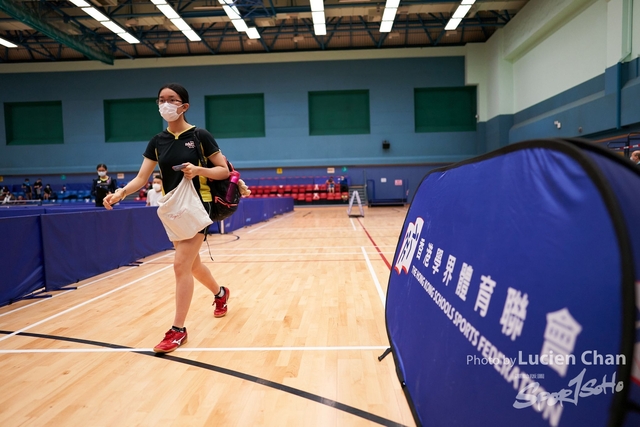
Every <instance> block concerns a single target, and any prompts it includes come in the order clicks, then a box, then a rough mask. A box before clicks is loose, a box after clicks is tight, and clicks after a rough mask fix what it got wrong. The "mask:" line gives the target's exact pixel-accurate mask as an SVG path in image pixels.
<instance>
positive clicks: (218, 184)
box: [195, 128, 242, 221]
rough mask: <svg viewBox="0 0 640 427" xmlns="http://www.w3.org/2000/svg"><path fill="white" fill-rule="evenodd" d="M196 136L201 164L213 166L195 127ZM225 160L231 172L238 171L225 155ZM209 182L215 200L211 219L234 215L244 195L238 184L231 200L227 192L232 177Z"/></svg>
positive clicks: (221, 218)
mask: <svg viewBox="0 0 640 427" xmlns="http://www.w3.org/2000/svg"><path fill="white" fill-rule="evenodd" d="M195 138H196V141H195V143H196V149H197V150H198V156H199V157H200V162H201V164H202V165H203V166H204V165H206V167H213V164H212V163H211V160H209V159H208V158H205V157H204V154H203V152H202V146H201V145H200V138H199V137H198V129H197V128H196V129H195ZM225 161H226V162H227V168H228V169H229V172H237V171H236V170H235V169H234V168H233V165H232V164H231V162H230V161H229V159H227V158H226V157H225ZM207 184H208V185H209V188H210V189H211V197H212V199H213V201H212V202H211V215H210V217H211V219H212V220H214V221H222V220H224V219H226V218H228V217H230V216H231V215H233V213H234V212H235V211H237V210H238V204H239V203H240V198H241V197H242V195H241V194H240V189H239V188H238V185H236V184H233V187H234V190H232V191H233V194H232V195H231V198H230V199H229V200H226V198H227V192H228V191H229V186H230V185H231V178H230V177H229V178H227V179H223V180H217V179H211V178H207Z"/></svg>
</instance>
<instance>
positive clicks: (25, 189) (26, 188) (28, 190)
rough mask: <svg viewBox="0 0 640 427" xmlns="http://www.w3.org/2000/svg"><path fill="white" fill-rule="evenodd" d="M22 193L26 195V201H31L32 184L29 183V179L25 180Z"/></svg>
mask: <svg viewBox="0 0 640 427" xmlns="http://www.w3.org/2000/svg"><path fill="white" fill-rule="evenodd" d="M22 192H23V193H24V197H25V199H26V200H31V183H30V182H29V178H25V179H24V183H23V184H22Z"/></svg>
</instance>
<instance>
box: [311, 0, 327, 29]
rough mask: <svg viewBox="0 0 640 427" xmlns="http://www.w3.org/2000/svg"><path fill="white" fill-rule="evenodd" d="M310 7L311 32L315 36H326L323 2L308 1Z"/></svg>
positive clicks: (320, 0) (319, 0)
mask: <svg viewBox="0 0 640 427" xmlns="http://www.w3.org/2000/svg"><path fill="white" fill-rule="evenodd" d="M309 3H310V6H311V17H312V18H313V32H314V33H315V34H316V36H324V35H326V34H327V22H326V18H325V16H324V2H323V0H309Z"/></svg>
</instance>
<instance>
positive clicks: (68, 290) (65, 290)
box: [0, 252, 173, 317]
mask: <svg viewBox="0 0 640 427" xmlns="http://www.w3.org/2000/svg"><path fill="white" fill-rule="evenodd" d="M169 255H173V252H171V253H168V254H165V255H162V256H160V257H158V258H154V259H150V260H148V261H146V262H145V263H147V262H152V261H157V260H159V259H162V258H164V257H167V256H169ZM123 267H125V266H123ZM135 268H137V267H131V268H127V269H124V270H120V271H118V272H116V273H113V274H110V275H108V276H105V277H101V278H99V279H95V280H93V281H91V282H88V283H85V284H83V285H80V286H78V287H77V288H76V289H82V288H84V287H86V286H89V285H93V284H94V283H98V282H100V281H102V280H106V279H110V278H112V277H115V276H117V275H119V274H122V273H126V272H128V271H131V270H133V269H135ZM76 289H60V291H62V293H59V294H56V295H51V297H50V298H46V299H41V300H40V301H36V302H33V303H31V304H28V305H24V306H22V307H19V308H16V309H14V310H11V311H7V312H6V313H2V314H0V317H2V316H6V315H8V314H13V313H15V312H16V311H20V310H24V309H25V308H30V307H33V306H36V305H38V304H41V303H44V302H47V301H50V300H52V299H54V298H57V297H59V296H62V295H65V294H66V293H67V292H70V291H73V290H76ZM46 292H58V291H57V290H54V291H46Z"/></svg>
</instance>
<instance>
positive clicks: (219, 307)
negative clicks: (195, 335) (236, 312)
mask: <svg viewBox="0 0 640 427" xmlns="http://www.w3.org/2000/svg"><path fill="white" fill-rule="evenodd" d="M220 287H221V288H222V289H224V296H222V297H216V298H215V300H214V301H213V305H215V306H216V308H215V310H213V315H214V317H224V316H225V314H227V301H229V297H230V296H231V294H230V293H229V288H225V287H224V286H220Z"/></svg>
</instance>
